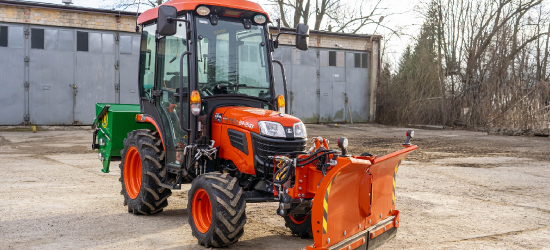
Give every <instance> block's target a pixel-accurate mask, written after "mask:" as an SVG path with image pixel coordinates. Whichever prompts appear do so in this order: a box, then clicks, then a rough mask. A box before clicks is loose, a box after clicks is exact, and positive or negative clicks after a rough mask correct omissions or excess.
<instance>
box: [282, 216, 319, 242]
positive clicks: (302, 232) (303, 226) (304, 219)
mask: <svg viewBox="0 0 550 250" xmlns="http://www.w3.org/2000/svg"><path fill="white" fill-rule="evenodd" d="M285 226H286V227H288V228H289V229H290V231H291V232H292V235H295V236H299V237H301V238H313V233H312V231H311V214H300V215H298V214H290V215H288V216H285Z"/></svg>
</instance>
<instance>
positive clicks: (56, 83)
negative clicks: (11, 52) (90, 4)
mask: <svg viewBox="0 0 550 250" xmlns="http://www.w3.org/2000/svg"><path fill="white" fill-rule="evenodd" d="M29 31H30V33H29V34H30V35H29V39H28V40H30V42H27V45H28V46H30V48H29V47H27V49H30V51H29V58H28V61H29V62H28V63H29V116H30V123H31V124H36V125H53V124H56V125H57V124H59V125H70V124H72V123H73V96H74V88H73V82H74V81H73V78H74V76H73V74H72V72H74V52H73V50H72V47H67V44H69V45H68V46H71V44H72V41H73V34H74V33H73V32H72V31H71V30H60V29H56V28H42V27H36V26H31V27H30V29H29ZM60 45H61V46H60Z"/></svg>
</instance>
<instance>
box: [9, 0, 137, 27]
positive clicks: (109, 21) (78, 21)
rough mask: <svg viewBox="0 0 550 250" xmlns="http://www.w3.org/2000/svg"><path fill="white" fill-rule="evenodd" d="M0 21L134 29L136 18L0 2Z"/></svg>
mask: <svg viewBox="0 0 550 250" xmlns="http://www.w3.org/2000/svg"><path fill="white" fill-rule="evenodd" d="M0 22H6V23H24V24H37V25H49V26H63V27H72V28H81V29H96V30H110V31H124V32H135V31H136V18H135V17H131V16H120V17H116V16H115V15H112V14H101V13H91V12H74V11H67V10H64V9H45V8H35V7H19V6H12V5H1V4H0Z"/></svg>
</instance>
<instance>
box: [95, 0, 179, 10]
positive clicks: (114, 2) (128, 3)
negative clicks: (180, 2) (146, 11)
mask: <svg viewBox="0 0 550 250" xmlns="http://www.w3.org/2000/svg"><path fill="white" fill-rule="evenodd" d="M168 1H169V0H103V1H102V2H101V4H102V5H101V6H102V7H105V8H115V9H120V10H127V9H133V8H136V9H137V7H138V6H139V5H141V6H142V7H145V8H155V7H157V6H159V5H161V4H162V3H164V2H168Z"/></svg>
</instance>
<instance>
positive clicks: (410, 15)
mask: <svg viewBox="0 0 550 250" xmlns="http://www.w3.org/2000/svg"><path fill="white" fill-rule="evenodd" d="M32 1H35V2H45V3H55V4H62V1H61V0H32ZM251 1H253V2H257V3H259V4H260V5H262V7H263V8H264V9H265V10H266V11H267V12H270V13H271V10H272V9H273V6H272V5H270V4H269V2H268V0H251ZM343 1H347V2H348V3H351V5H353V3H355V2H356V1H354V0H343ZM367 1H370V2H374V1H377V0H367ZM421 1H422V0H382V3H381V5H380V7H382V8H385V10H384V12H385V13H384V14H383V15H387V16H386V17H385V18H384V21H383V22H384V24H385V25H387V26H388V27H391V28H392V29H394V30H399V31H400V33H402V35H400V36H399V37H397V36H396V35H392V33H391V31H389V30H386V29H384V28H381V27H376V25H371V26H368V27H365V28H364V29H362V30H361V31H360V32H359V33H363V34H372V33H373V32H375V31H376V33H377V34H379V35H382V36H383V37H384V39H383V41H382V42H383V45H382V46H383V49H384V51H383V53H384V58H385V60H386V61H387V62H389V63H391V64H392V65H397V62H398V61H399V59H400V57H401V53H402V52H403V51H404V50H405V48H406V47H407V46H408V45H411V44H413V43H414V37H416V36H417V35H418V33H419V31H420V24H421V23H422V19H421V18H419V16H418V14H416V13H415V9H418V8H419V6H420V5H421ZM73 2H74V5H75V6H82V7H91V8H101V7H102V5H104V4H105V2H107V1H105V0H73ZM142 6H143V5H142ZM144 10H145V9H140V11H141V12H143V11H144ZM129 11H135V9H132V10H129ZM389 14H391V15H389Z"/></svg>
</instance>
